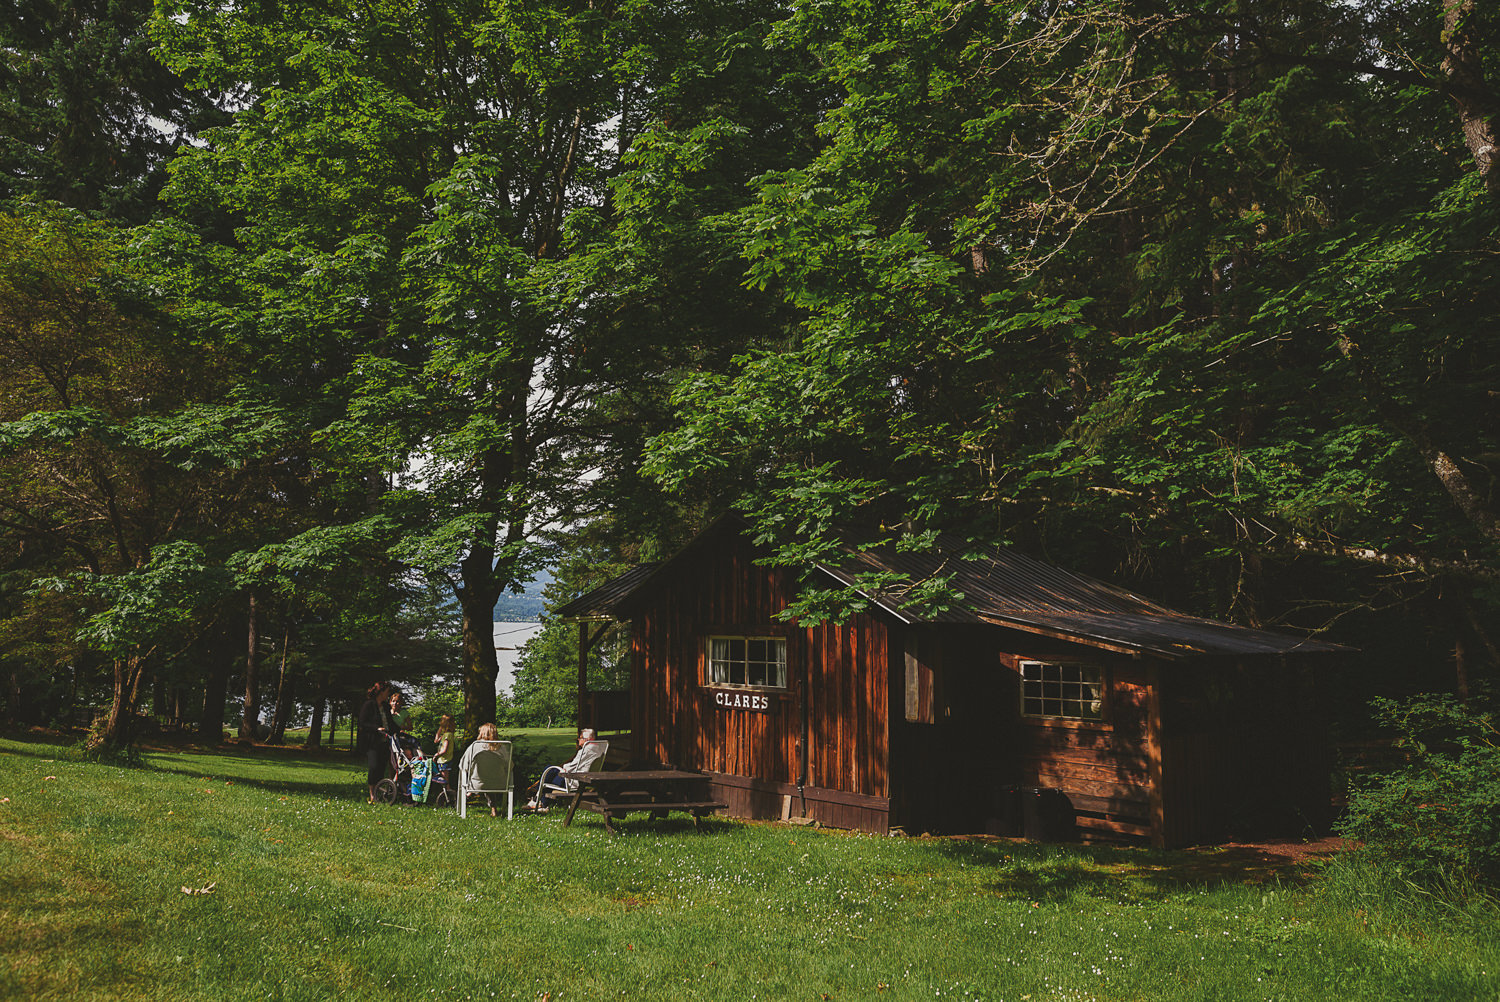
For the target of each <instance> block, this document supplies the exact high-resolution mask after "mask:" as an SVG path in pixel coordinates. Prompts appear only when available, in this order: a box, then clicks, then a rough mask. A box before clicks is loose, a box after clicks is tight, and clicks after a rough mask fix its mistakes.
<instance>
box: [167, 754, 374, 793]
mask: <svg viewBox="0 0 1500 1002" xmlns="http://www.w3.org/2000/svg"><path fill="white" fill-rule="evenodd" d="M330 764H333V765H337V764H341V763H338V762H335V763H329V762H322V761H315V760H309V759H306V758H303V757H302V756H298V757H297V758H291V757H288V759H287V760H286V761H285V762H283V763H280V765H282V766H283V767H284V769H285V771H284V772H283V773H282V774H280V775H275V774H272V775H265V774H264V773H266V772H267V770H274V769H275V768H276V767H277V765H278V763H277V762H276V760H275V759H274V758H270V757H268V756H262V755H258V754H245V753H243V752H233V751H220V752H217V753H213V754H204V753H203V752H200V751H182V752H166V753H163V752H153V753H152V754H151V755H150V756H149V757H148V758H147V759H146V762H145V763H144V764H143V765H142V766H141V767H140V768H143V769H146V770H149V771H152V772H166V773H175V774H177V775H179V776H189V777H191V778H193V779H200V780H211V781H214V782H225V781H227V782H232V783H236V784H239V785H241V786H249V787H254V788H255V789H259V790H266V791H268V792H270V793H297V794H312V795H315V796H319V797H324V798H328V799H334V800H363V799H365V797H366V796H367V793H366V790H365V783H364V773H363V770H362V769H361V770H359V771H357V772H356V771H353V770H352V769H351V771H350V772H349V774H348V777H347V778H343V777H340V778H338V779H330V778H328V775H327V774H328V767H329V765H330ZM348 764H349V765H351V766H352V765H353V763H352V762H349V763H348ZM299 767H300V768H299ZM301 769H313V770H317V771H318V772H319V773H320V775H318V776H317V777H315V778H298V777H297V776H296V775H295V772H297V771H301Z"/></svg>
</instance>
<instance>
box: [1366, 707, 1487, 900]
mask: <svg viewBox="0 0 1500 1002" xmlns="http://www.w3.org/2000/svg"><path fill="white" fill-rule="evenodd" d="M1371 706H1372V708H1373V709H1374V711H1375V715H1376V717H1377V718H1378V719H1379V720H1380V721H1381V722H1382V723H1383V724H1385V725H1387V726H1389V727H1392V728H1394V729H1395V731H1396V734H1397V739H1396V744H1397V746H1398V747H1400V748H1402V749H1403V750H1404V751H1405V753H1406V756H1407V760H1406V763H1405V764H1404V765H1403V766H1401V767H1400V768H1398V769H1396V770H1394V771H1392V772H1389V773H1386V774H1384V775H1381V776H1377V777H1373V778H1372V779H1370V780H1367V781H1365V782H1362V783H1358V784H1357V785H1356V786H1355V787H1354V788H1353V789H1352V790H1351V791H1350V796H1349V809H1348V812H1347V814H1346V815H1345V817H1344V819H1343V820H1342V821H1341V822H1340V823H1339V826H1338V827H1339V832H1340V834H1343V835H1345V836H1347V837H1349V838H1354V839H1359V840H1361V841H1363V842H1364V843H1365V844H1366V847H1367V849H1368V851H1369V852H1370V853H1371V854H1373V855H1374V856H1376V857H1377V858H1380V859H1383V860H1385V861H1386V862H1389V863H1390V864H1393V865H1394V866H1396V867H1397V868H1399V870H1400V871H1401V872H1403V873H1404V874H1405V875H1406V876H1408V877H1409V878H1411V879H1412V880H1415V881H1419V882H1421V883H1424V884H1427V885H1432V886H1454V885H1455V883H1456V884H1460V885H1461V884H1465V883H1469V882H1473V883H1476V884H1481V885H1487V886H1490V887H1495V886H1500V731H1497V729H1496V725H1495V716H1494V713H1493V712H1481V711H1479V710H1478V709H1477V708H1475V707H1473V706H1467V705H1465V704H1464V703H1462V702H1460V701H1459V700H1458V699H1456V698H1454V697H1452V696H1446V695H1433V694H1428V695H1422V696H1417V697H1414V698H1412V699H1409V700H1406V701H1399V702H1398V701H1395V700H1389V699H1377V700H1375V701H1374V702H1373V703H1372V704H1371Z"/></svg>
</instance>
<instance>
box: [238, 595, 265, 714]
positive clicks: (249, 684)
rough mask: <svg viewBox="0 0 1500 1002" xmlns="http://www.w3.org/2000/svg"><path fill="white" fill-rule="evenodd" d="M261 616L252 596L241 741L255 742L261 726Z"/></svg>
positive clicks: (247, 635) (246, 653)
mask: <svg viewBox="0 0 1500 1002" xmlns="http://www.w3.org/2000/svg"><path fill="white" fill-rule="evenodd" d="M259 630H260V615H259V613H258V611H257V610H256V607H255V594H254V593H253V592H252V593H251V595H250V617H249V623H248V625H247V626H246V628H245V703H244V711H243V712H242V713H241V714H240V740H241V741H243V742H252V741H254V740H255V732H256V728H258V727H259V726H260V651H259V647H260V635H259Z"/></svg>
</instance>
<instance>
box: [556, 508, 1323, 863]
mask: <svg viewBox="0 0 1500 1002" xmlns="http://www.w3.org/2000/svg"><path fill="white" fill-rule="evenodd" d="M947 549H948V548H947V547H945V546H944V545H942V543H941V542H940V544H939V546H938V547H937V548H936V549H935V550H934V552H931V553H923V554H912V553H903V554H896V553H875V552H856V551H852V550H851V551H849V552H848V553H847V554H846V557H847V559H846V560H844V561H842V562H841V563H840V564H839V565H838V566H834V565H832V564H830V565H820V566H818V567H816V568H813V569H812V576H813V579H814V580H817V579H819V578H821V579H823V580H824V581H826V582H827V583H830V584H842V585H849V584H851V583H853V582H854V577H853V576H854V575H855V574H856V573H858V572H860V571H881V570H890V571H896V572H899V573H903V574H906V575H909V576H911V577H912V578H921V577H923V576H925V575H927V574H930V573H933V572H935V571H938V570H939V569H940V568H941V570H942V573H944V574H953V575H954V580H953V584H954V587H955V588H956V590H957V591H958V592H960V593H962V595H963V599H962V602H961V603H959V604H958V605H956V606H955V607H953V608H950V609H948V610H946V611H944V612H942V613H939V614H936V615H921V614H917V613H915V612H912V611H910V610H909V609H906V608H904V607H903V606H902V605H901V604H900V603H899V602H898V601H896V600H894V599H892V598H891V597H890V596H886V595H879V594H869V595H866V598H868V600H869V611H868V612H865V613H862V614H859V615H856V616H854V617H853V618H851V619H849V620H848V621H846V622H841V623H817V624H803V625H794V624H791V623H787V622H783V621H782V620H781V619H780V618H778V613H780V612H782V611H783V610H784V609H785V608H786V607H787V605H788V603H789V602H790V600H791V599H792V596H793V595H794V594H795V589H796V588H797V587H798V582H799V580H800V579H801V578H802V575H801V574H799V573H798V572H797V571H796V570H793V569H774V568H768V567H764V566H762V565H760V564H759V563H757V562H756V561H757V558H758V557H761V556H762V554H760V553H758V552H757V551H756V550H755V548H754V547H753V546H752V545H751V543H750V542H749V541H748V539H747V538H746V535H745V533H744V527H743V525H742V523H740V522H739V520H737V519H733V518H726V519H723V520H720V521H719V522H718V523H716V524H715V525H714V526H712V527H711V528H710V529H709V530H707V531H706V532H704V533H703V534H702V535H701V536H699V537H698V538H697V539H696V540H694V541H693V542H692V543H691V544H689V545H688V546H687V547H686V548H685V549H684V550H682V551H681V552H680V553H678V554H677V555H676V556H674V557H673V558H672V559H670V560H668V561H665V562H664V563H661V564H658V565H654V566H649V567H640V568H636V569H635V570H633V571H631V572H630V573H628V574H626V575H624V576H622V577H621V578H618V579H616V580H614V581H611V582H609V583H608V584H606V585H604V586H603V587H601V588H599V589H597V590H596V591H594V592H591V593H589V594H588V595H584V596H582V597H580V598H579V599H577V600H575V601H574V602H572V603H569V604H568V605H567V606H565V607H563V608H562V609H560V610H559V613H560V614H561V615H563V616H565V617H571V618H576V619H579V620H591V619H593V620H598V619H614V620H624V621H628V622H629V623H630V630H631V650H632V658H633V664H632V675H631V690H630V696H629V700H630V728H631V746H632V759H633V761H634V762H635V763H636V764H645V763H648V762H649V763H666V764H670V765H674V766H677V767H681V768H691V769H699V770H703V771H706V772H708V773H709V774H710V775H711V776H712V778H713V784H714V787H715V794H716V796H717V798H718V799H720V800H723V801H724V802H725V803H727V804H729V805H730V806H729V811H728V813H730V814H732V815H736V816H740V817H748V818H780V817H786V816H788V815H790V816H796V817H806V818H812V819H815V820H817V821H819V822H822V823H824V824H827V825H830V826H834V827H841V828H852V829H860V830H865V831H873V832H886V831H888V830H891V829H898V828H899V829H901V830H904V831H906V832H908V833H913V834H915V833H918V832H950V833H959V832H991V833H995V834H1027V835H1028V836H1030V837H1039V838H1045V839H1065V838H1069V837H1072V836H1073V835H1074V834H1075V833H1076V834H1078V835H1081V836H1083V837H1091V838H1095V839H1101V838H1102V839H1115V840H1131V841H1145V840H1149V841H1150V842H1152V843H1153V844H1155V845H1158V846H1176V845H1188V844H1198V843H1204V842H1214V841H1221V840H1223V839H1225V838H1227V837H1230V836H1250V835H1264V834H1271V833H1277V834H1289V835H1296V834H1299V833H1301V832H1303V831H1306V830H1308V829H1309V828H1314V829H1315V828H1317V827H1319V826H1321V825H1322V824H1324V823H1326V821H1327V817H1328V812H1329V768H1328V764H1329V763H1328V756H1327V753H1326V738H1325V727H1324V720H1323V715H1322V713H1321V712H1320V709H1319V706H1318V700H1317V696H1316V691H1315V686H1314V685H1313V678H1312V672H1313V670H1314V669H1315V668H1316V666H1317V665H1318V664H1320V663H1326V659H1327V658H1328V656H1329V655H1330V654H1334V653H1338V652H1341V651H1346V650H1347V648H1342V647H1339V646H1338V645H1335V644H1329V643H1324V642H1320V641H1317V640H1310V639H1308V638H1305V637H1298V636H1293V635H1289V634H1283V633H1275V632H1269V631H1264V630H1252V629H1246V628H1243V627H1238V626H1233V625H1231V624H1228V623H1222V622H1217V621H1214V620H1207V619H1200V618H1197V617H1193V616H1188V615H1184V614H1182V613H1179V612H1175V611H1173V610H1171V609H1167V608H1165V607H1163V606H1160V605H1157V604H1155V603H1153V602H1151V601H1149V600H1147V599H1144V598H1142V597H1140V596H1138V595H1134V594H1132V593H1130V592H1127V591H1124V590H1122V589H1119V588H1115V587H1112V586H1110V585H1107V584H1103V583H1101V582H1099V581H1095V580H1092V579H1089V578H1085V577H1082V576H1079V575H1076V574H1072V573H1069V572H1067V571H1064V570H1060V569H1058V568H1055V567H1051V566H1049V565H1047V564H1043V563H1040V562H1039V561H1036V560H1033V559H1031V558H1029V557H1026V556H1023V555H1021V554H1019V553H1015V552H1013V551H1010V550H1005V549H996V550H993V551H990V552H989V553H988V555H987V556H985V557H983V558H981V559H971V560H959V559H956V558H953V557H952V556H951V555H945V550H947ZM589 705H593V704H592V703H590V704H589ZM585 712H587V711H585ZM591 723H592V721H589V720H582V721H580V725H588V724H591Z"/></svg>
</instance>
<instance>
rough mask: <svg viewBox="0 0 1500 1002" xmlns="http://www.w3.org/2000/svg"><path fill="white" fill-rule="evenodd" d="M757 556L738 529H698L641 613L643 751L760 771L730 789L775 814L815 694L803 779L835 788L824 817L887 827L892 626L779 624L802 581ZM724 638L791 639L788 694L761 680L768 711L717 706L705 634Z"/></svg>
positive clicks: (637, 634) (825, 801) (864, 619)
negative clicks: (709, 683)
mask: <svg viewBox="0 0 1500 1002" xmlns="http://www.w3.org/2000/svg"><path fill="white" fill-rule="evenodd" d="M754 557H755V554H754V552H753V551H752V549H751V548H750V546H749V545H748V544H747V543H745V542H744V541H743V540H742V539H741V538H740V537H739V536H738V535H737V534H733V533H725V534H720V535H717V536H710V537H707V538H704V539H700V540H699V541H698V543H697V544H695V546H694V547H693V548H691V549H690V550H688V551H685V552H684V553H683V554H680V555H679V556H678V557H677V558H675V561H674V566H673V568H672V573H670V574H663V575H660V576H659V578H658V579H657V580H658V581H659V584H653V585H651V586H650V587H651V591H650V593H649V594H647V595H644V596H643V597H642V599H641V600H640V601H639V604H638V605H637V606H636V607H635V609H634V610H633V623H634V629H633V631H632V635H633V640H632V644H633V654H634V658H633V663H634V665H635V668H634V675H633V677H632V680H631V700H632V704H633V705H632V714H633V719H634V728H633V730H634V733H633V734H632V743H633V754H634V755H635V757H636V758H637V759H638V760H640V761H655V762H663V763H670V764H672V765H676V766H681V767H684V768H693V769H702V770H705V771H707V772H711V773H723V774H726V776H728V777H745V778H747V779H752V780H756V781H758V783H756V784H754V785H750V784H734V785H733V786H732V787H731V788H730V789H729V792H728V794H727V795H728V796H729V797H730V802H731V813H736V814H748V815H750V816H765V815H768V814H775V815H777V816H779V813H780V808H781V797H782V796H783V795H784V791H785V789H786V788H787V787H791V786H793V785H794V784H796V783H797V781H798V780H799V779H800V778H802V777H800V776H799V771H800V765H801V748H800V741H801V738H802V707H801V701H802V700H804V699H805V700H806V701H807V709H808V718H809V731H810V734H809V738H810V740H809V742H808V749H807V759H808V776H807V783H806V785H807V786H808V787H809V788H813V789H814V790H816V791H825V792H824V793H821V794H820V793H814V794H813V795H812V796H811V799H813V800H817V801H819V802H820V803H821V804H822V805H823V806H822V807H821V808H820V813H819V815H818V816H819V820H823V821H825V822H826V823H829V824H838V825H840V826H841V827H855V828H874V829H883V828H884V826H885V823H886V813H887V808H886V805H885V802H884V801H885V798H888V797H889V790H890V786H889V770H888V765H889V750H888V741H887V737H888V731H887V717H888V713H887V709H888V693H887V671H888V665H887V660H886V652H887V648H888V646H889V640H888V637H887V632H886V626H885V625H884V624H883V623H882V622H881V621H879V620H877V619H876V618H874V617H872V616H857V617H855V618H854V619H852V620H850V621H849V622H847V623H841V624H822V625H818V626H814V627H809V628H800V629H799V628H796V627H794V626H791V625H788V624H783V623H780V622H778V621H777V620H776V619H775V616H776V614H777V613H779V612H780V611H781V610H782V609H784V608H786V606H787V604H788V603H789V601H790V598H791V590H792V589H793V588H794V587H795V585H796V581H795V578H794V576H793V575H791V574H789V573H787V572H785V571H775V570H767V569H766V568H764V567H760V566H758V565H756V564H755V563H754ZM718 634H727V635H748V636H782V637H785V638H786V640H787V683H788V687H787V690H786V691H785V692H784V693H783V692H775V691H771V690H759V692H760V693H761V694H763V695H767V696H768V697H769V698H770V700H771V706H770V708H769V710H767V711H765V712H756V711H748V710H735V709H725V708H722V707H719V706H716V705H715V704H714V703H713V701H712V693H711V690H708V689H705V688H704V687H703V685H702V678H703V674H702V673H703V672H704V670H705V666H704V664H703V658H704V655H705V652H704V640H705V638H706V637H708V636H712V635H718ZM741 789H744V790H746V791H749V792H745V793H743V794H741V793H739V792H736V791H739V790H741ZM835 793H837V794H846V795H848V796H844V797H836V796H832V794H835ZM799 812H800V805H799ZM841 822H842V823H841Z"/></svg>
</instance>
